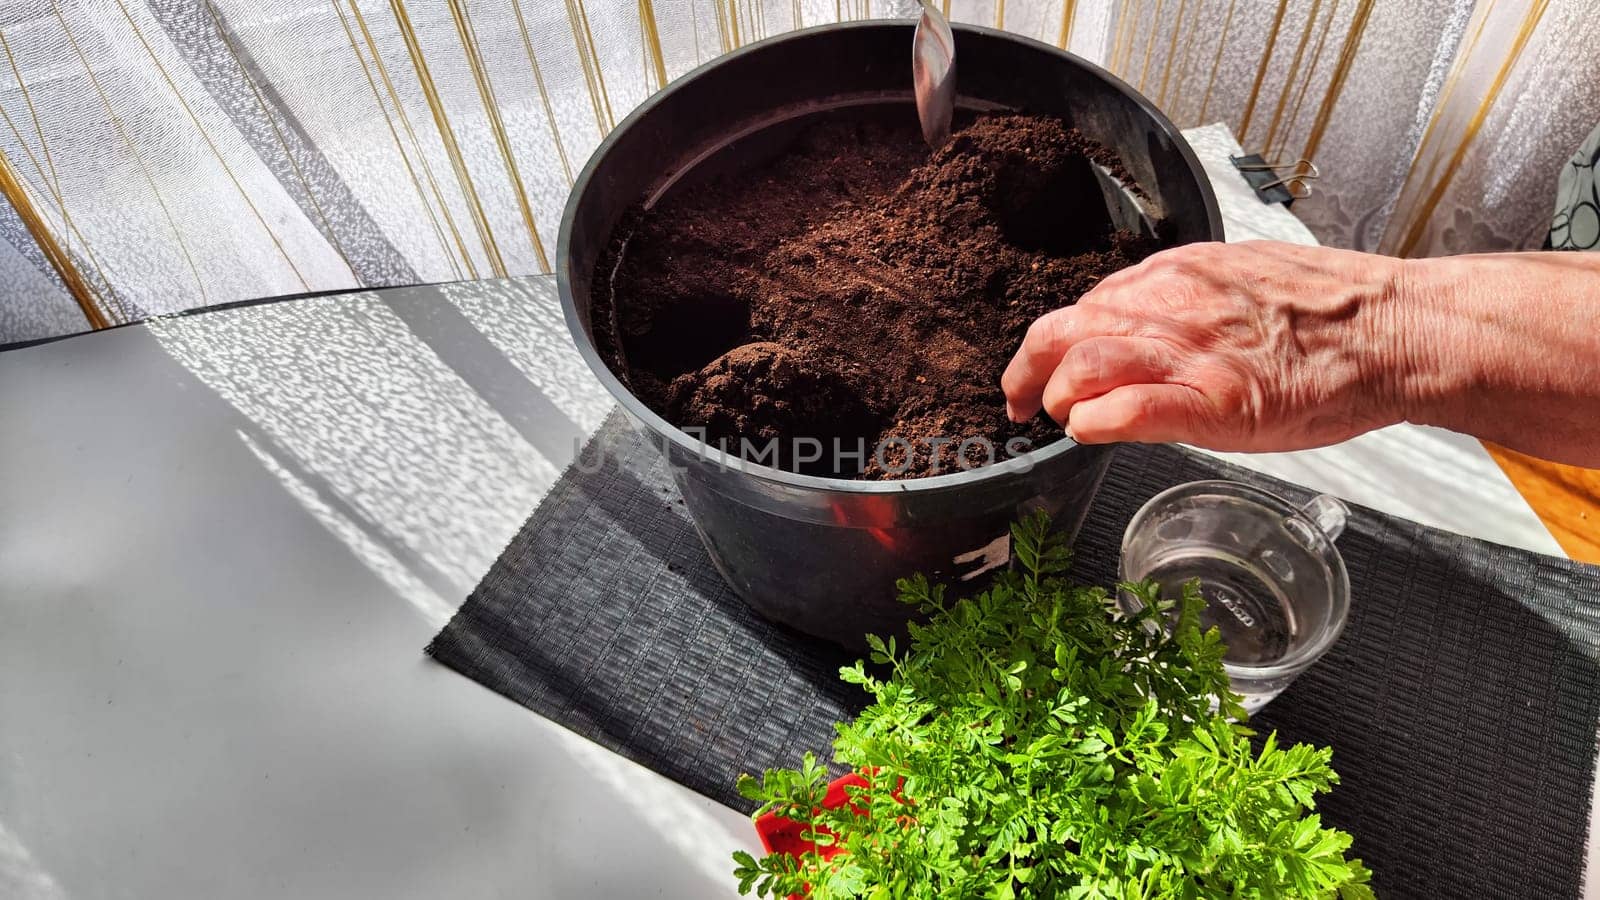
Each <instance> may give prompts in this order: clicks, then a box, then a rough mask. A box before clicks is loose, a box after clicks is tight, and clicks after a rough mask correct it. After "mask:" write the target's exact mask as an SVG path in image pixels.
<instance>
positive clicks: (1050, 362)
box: [1000, 306, 1113, 422]
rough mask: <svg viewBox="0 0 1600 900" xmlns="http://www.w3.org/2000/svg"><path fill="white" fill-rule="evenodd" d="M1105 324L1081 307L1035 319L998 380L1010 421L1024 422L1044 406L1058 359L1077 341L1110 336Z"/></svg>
mask: <svg viewBox="0 0 1600 900" xmlns="http://www.w3.org/2000/svg"><path fill="white" fill-rule="evenodd" d="M1108 324H1109V323H1108V322H1107V320H1106V317H1105V314H1104V313H1101V312H1098V311H1096V310H1095V309H1093V308H1090V307H1084V306H1067V307H1063V308H1061V309H1058V310H1054V311H1052V312H1048V313H1045V314H1044V315H1042V316H1040V317H1039V318H1037V319H1035V320H1034V321H1033V324H1032V325H1029V326H1028V333H1027V335H1026V336H1024V337H1023V339H1022V346H1021V347H1019V348H1017V352H1016V354H1015V355H1014V356H1012V357H1011V362H1010V363H1009V364H1007V366H1006V370H1005V373H1004V374H1002V375H1001V376H1000V389H1001V390H1003V391H1005V394H1006V415H1007V416H1009V417H1010V419H1011V421H1013V422H1026V421H1028V420H1029V419H1031V418H1033V417H1034V416H1035V415H1038V413H1039V410H1040V409H1042V408H1043V406H1044V389H1045V385H1047V384H1049V383H1050V376H1051V375H1052V374H1053V373H1054V372H1055V370H1056V367H1057V366H1059V365H1060V364H1061V357H1062V356H1064V355H1065V354H1066V352H1067V350H1068V349H1069V348H1070V347H1071V346H1072V345H1073V344H1075V343H1077V342H1078V341H1081V340H1084V339H1086V338H1090V337H1096V336H1098V335H1101V334H1111V333H1113V331H1112V330H1109V329H1108V328H1107V325H1108Z"/></svg>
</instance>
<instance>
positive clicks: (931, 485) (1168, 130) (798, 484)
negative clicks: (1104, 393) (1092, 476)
mask: <svg viewBox="0 0 1600 900" xmlns="http://www.w3.org/2000/svg"><path fill="white" fill-rule="evenodd" d="M914 26H915V23H914V22H912V21H911V20H908V19H873V20H864V21H856V22H831V23H828V24H825V25H814V26H811V27H809V28H801V29H796V30H794V31H788V32H785V33H783V34H779V35H774V36H772V37H768V38H763V39H761V40H759V41H755V42H754V43H750V44H746V45H745V46H743V47H740V48H739V49H737V50H733V51H731V52H729V53H724V54H722V55H720V56H718V57H716V58H715V59H712V60H709V61H707V62H705V63H703V64H701V65H699V66H697V67H696V68H694V69H693V70H691V71H689V72H687V73H685V74H684V75H682V76H680V77H679V78H678V79H677V80H676V81H673V82H672V83H670V84H668V85H667V86H666V87H664V88H662V89H661V90H659V91H656V92H655V93H654V94H651V95H650V96H649V97H647V98H645V100H644V102H642V103H640V104H639V105H638V106H636V107H635V108H634V110H633V111H632V112H631V113H629V114H628V115H627V116H626V117H625V118H624V119H623V120H622V121H621V122H618V123H617V125H616V127H615V128H613V129H612V130H611V132H610V133H609V134H607V135H606V136H605V138H604V139H602V140H601V141H600V143H599V145H598V146H596V147H595V149H594V152H593V153H591V154H590V155H589V160H588V162H586V163H585V164H584V166H583V170H582V171H581V172H579V173H578V177H577V178H576V179H575V180H574V181H573V183H572V190H571V193H569V194H568V195H567V203H566V206H565V207H564V208H563V210H562V213H561V229H560V232H559V234H558V236H557V238H556V289H557V293H559V294H560V297H561V313H562V318H563V319H565V321H566V323H567V330H568V331H569V332H570V333H571V335H572V339H573V343H574V344H576V345H577V348H578V354H579V355H580V356H582V357H583V360H584V362H585V363H587V364H588V366H589V368H590V370H591V371H593V372H594V374H595V377H596V378H597V379H598V380H599V381H600V383H601V384H602V385H603V386H604V387H605V389H606V391H607V392H609V393H610V394H611V395H612V397H614V398H615V399H616V400H617V402H618V403H620V404H621V405H622V408H623V410H624V411H625V412H627V414H628V415H629V416H630V417H632V418H634V419H636V420H639V421H642V422H643V423H644V424H645V425H647V426H649V428H650V430H651V431H653V432H655V433H656V434H658V435H660V436H662V437H663V438H664V439H665V440H668V441H671V442H672V443H673V444H676V445H677V446H678V448H679V449H680V450H683V451H684V452H686V453H688V454H690V455H691V456H693V457H694V458H695V459H697V460H699V461H700V462H702V463H706V464H709V465H716V466H721V467H723V468H725V469H729V470H732V471H735V472H739V473H741V474H744V475H749V476H752V477H755V478H758V479H760V480H762V481H766V482H769V483H774V484H777V485H781V486H783V487H787V488H793V489H798V490H804V491H831V492H838V493H847V494H899V493H913V492H919V493H927V492H933V491H940V490H947V489H955V488H961V487H965V486H968V485H970V484H975V483H978V482H981V481H987V480H991V479H996V478H1003V477H1005V476H1007V475H1011V474H1013V473H1016V474H1025V473H1027V472H1029V471H1031V470H1032V469H1033V468H1034V467H1035V466H1039V465H1042V464H1045V463H1048V462H1051V461H1053V460H1055V459H1056V458H1057V457H1059V456H1062V455H1063V454H1066V453H1069V452H1071V451H1072V450H1074V449H1076V448H1077V447H1078V446H1079V444H1078V443H1077V442H1076V441H1074V440H1073V439H1072V438H1070V437H1065V436H1063V437H1061V438H1060V439H1059V440H1056V441H1055V442H1053V443H1051V444H1049V445H1046V446H1044V447H1041V448H1039V449H1037V450H1030V451H1028V452H1027V453H1023V454H1020V455H1018V456H1014V457H1012V458H1010V459H1007V460H1005V461H1004V462H997V463H992V464H990V465H986V466H980V467H977V468H973V469H963V470H961V471H957V472H950V473H948V474H944V475H930V476H927V477H923V478H901V479H895V480H892V481H859V480H855V479H849V478H829V477H823V476H819V475H801V474H799V473H796V472H789V471H785V470H783V469H777V468H773V467H772V466H766V465H762V464H760V463H753V462H749V461H748V460H745V459H742V458H739V457H737V456H734V455H731V454H728V453H725V452H723V451H722V450H721V449H719V448H717V447H715V446H712V445H711V444H707V443H706V442H704V441H702V440H699V439H698V438H695V437H692V436H690V435H689V434H688V433H686V432H684V431H683V430H682V429H680V428H678V427H677V426H676V425H673V424H672V423H670V422H668V421H667V420H666V419H663V418H662V417H661V416H660V415H658V414H656V412H655V411H654V410H652V409H650V408H649V407H648V406H646V405H645V404H644V403H643V402H642V401H640V400H639V398H638V397H636V396H634V394H633V392H632V391H630V390H628V388H627V386H626V385H624V384H623V383H622V381H621V379H619V378H618V377H617V376H616V374H615V373H613V372H612V371H611V368H610V367H609V366H607V365H606V363H605V361H604V360H602V359H601V358H600V354H599V351H598V350H597V349H596V348H595V346H594V342H593V341H592V340H589V339H588V337H587V335H586V334H585V332H584V329H583V323H582V322H581V321H579V318H578V310H577V305H576V303H575V302H574V301H573V295H572V278H571V274H570V272H569V269H570V268H571V265H570V263H571V252H570V244H571V235H572V224H573V220H574V219H575V218H576V216H577V212H578V202H579V200H580V199H581V198H582V197H583V195H584V193H585V192H586V189H587V188H588V186H589V182H590V180H591V179H592V178H593V177H594V172H595V169H596V168H597V167H598V166H599V163H600V160H601V159H603V158H604V157H605V155H606V154H607V153H608V152H609V151H610V150H611V148H612V147H613V146H614V145H615V144H616V142H617V141H618V140H619V139H620V137H621V135H622V134H624V133H625V132H626V131H627V130H628V129H629V128H630V127H632V126H633V125H634V123H636V122H637V121H638V120H639V119H641V118H643V117H644V116H646V115H648V114H649V113H650V111H651V110H653V109H654V108H655V107H656V106H657V105H658V104H660V103H661V102H662V101H663V100H665V99H666V98H667V97H668V96H670V95H672V94H674V93H676V92H677V91H679V90H682V89H684V88H685V87H687V86H688V85H690V84H692V83H693V82H695V81H696V80H698V79H699V78H701V77H703V76H705V74H706V73H707V72H709V71H710V70H712V69H713V68H715V67H717V66H719V65H723V64H725V63H727V62H729V61H731V60H735V59H739V58H742V57H744V56H747V55H751V54H754V53H756V52H759V51H760V50H762V49H763V48H766V47H769V46H771V45H774V44H777V43H780V42H782V41H790V40H799V39H801V38H806V37H811V36H814V35H817V34H823V33H828V32H834V31H845V30H849V29H868V28H899V29H905V30H906V31H907V32H909V31H910V30H911V29H912V28H913V27H914ZM951 28H952V29H953V30H955V31H957V32H970V33H974V34H980V35H983V36H984V37H989V38H995V39H999V40H1005V41H1011V42H1013V43H1016V44H1019V45H1022V46H1025V47H1030V48H1032V49H1038V50H1044V51H1047V52H1049V53H1051V54H1054V55H1057V56H1060V57H1062V58H1063V59H1064V60H1065V61H1067V62H1069V63H1071V64H1072V65H1075V66H1079V67H1081V68H1084V69H1087V70H1088V71H1089V72H1090V73H1092V74H1095V75H1098V76H1100V77H1101V78H1103V79H1104V80H1105V81H1106V82H1107V83H1108V84H1110V85H1111V86H1112V87H1113V88H1115V89H1116V90H1117V91H1120V92H1121V93H1122V94H1123V95H1124V96H1126V97H1128V98H1129V99H1130V100H1132V101H1133V102H1134V103H1135V104H1136V105H1137V106H1138V107H1139V108H1140V109H1141V110H1143V111H1144V112H1145V113H1146V114H1147V115H1149V116H1150V118H1151V119H1152V120H1153V121H1154V122H1155V123H1156V125H1157V126H1158V127H1159V128H1160V129H1161V131H1162V132H1164V133H1165V134H1166V135H1167V136H1168V137H1169V138H1171V139H1172V141H1173V144H1174V145H1175V146H1176V148H1177V150H1178V154H1179V156H1180V157H1182V159H1183V161H1184V162H1185V163H1186V164H1188V167H1189V170H1190V173H1191V174H1193V175H1194V176H1195V179H1196V180H1197V181H1198V182H1199V187H1200V196H1201V199H1202V201H1203V202H1204V206H1205V212H1206V219H1207V222H1208V224H1209V225H1210V229H1209V230H1210V232H1211V234H1212V238H1213V239H1214V240H1222V213H1221V210H1220V208H1219V207H1218V206H1217V197H1216V193H1215V192H1214V191H1212V189H1211V182H1210V180H1209V179H1208V178H1207V176H1206V174H1205V168H1204V167H1203V166H1202V165H1201V164H1200V160H1199V158H1198V157H1196V156H1195V154H1194V148H1192V147H1190V146H1189V142H1188V141H1187V140H1185V139H1184V138H1183V135H1182V134H1180V133H1179V129H1178V127H1177V126H1176V125H1174V124H1173V123H1172V120H1170V119H1168V118H1167V117H1166V115H1164V114H1163V113H1162V112H1161V110H1159V109H1157V108H1156V106H1155V104H1154V103H1152V102H1151V101H1150V99H1149V98H1147V97H1145V96H1144V95H1143V94H1141V93H1139V92H1138V91H1137V90H1134V88H1133V87H1132V86H1130V85H1129V84H1128V83H1127V82H1125V81H1123V80H1122V79H1120V78H1118V77H1117V76H1116V75H1114V74H1112V73H1111V72H1109V71H1107V70H1106V69H1103V68H1101V67H1100V66H1098V65H1095V64H1094V63H1092V62H1090V61H1089V60H1087V59H1084V58H1083V57H1081V56H1077V55H1076V54H1073V53H1070V52H1068V51H1066V50H1062V49H1061V48H1059V47H1056V46H1053V45H1051V44H1046V43H1044V42H1042V41H1037V40H1034V39H1033V38H1030V37H1025V36H1023V35H1019V34H1014V33H1012V32H1009V31H1002V30H1000V29H997V28H989V27H986V26H982V25H968V24H957V23H951ZM907 46H908V48H909V41H908V42H907ZM908 55H909V54H908ZM957 96H960V94H959V87H958V93H957ZM580 335H582V336H583V337H582V338H580ZM1085 446H1088V445H1085ZM662 449H663V451H665V450H666V449H667V447H666V445H665V444H663V445H662Z"/></svg>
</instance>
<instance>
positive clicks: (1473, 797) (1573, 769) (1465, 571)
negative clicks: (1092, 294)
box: [1077, 445, 1600, 898]
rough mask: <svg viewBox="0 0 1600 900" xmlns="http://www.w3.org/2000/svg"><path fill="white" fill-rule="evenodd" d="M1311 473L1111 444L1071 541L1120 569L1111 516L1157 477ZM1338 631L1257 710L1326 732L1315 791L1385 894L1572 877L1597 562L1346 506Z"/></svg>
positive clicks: (1472, 891)
mask: <svg viewBox="0 0 1600 900" xmlns="http://www.w3.org/2000/svg"><path fill="white" fill-rule="evenodd" d="M1206 478H1226V479H1233V480H1239V481H1247V482H1250V483H1254V484H1257V485H1260V486H1262V487H1264V488H1267V489H1268V490H1272V491H1274V492H1276V493H1279V494H1281V495H1282V496H1284V497H1286V498H1288V499H1290V500H1292V501H1295V502H1303V501H1305V500H1308V499H1309V498H1310V496H1311V492H1310V491H1307V490H1305V489H1303V488H1299V487H1296V486H1294V485H1289V484H1286V483H1283V482H1280V481H1277V480H1276V479H1270V478H1267V477H1265V476H1261V475H1258V474H1255V473H1252V472H1247V471H1245V470H1243V469H1240V468H1238V467H1237V466H1233V465H1231V464H1229V463H1226V462H1223V461H1220V460H1216V459H1213V458H1210V457H1204V456H1201V455H1199V454H1194V453H1187V452H1183V451H1180V450H1177V449H1174V448H1171V447H1147V446H1134V445H1129V446H1125V447H1123V448H1120V449H1119V450H1118V453H1117V458H1116V461H1115V462H1114V463H1113V464H1112V468H1111V471H1110V473H1109V474H1108V475H1107V478H1106V481H1105V484H1104V486H1103V488H1102V490H1101V493H1100V495H1099V497H1098V499H1097V500H1096V505H1095V509H1094V511H1093V512H1092V513H1091V514H1090V518H1089V521H1088V522H1086V523H1085V527H1084V531H1083V533H1082V534H1081V535H1080V537H1079V540H1078V547H1077V549H1078V557H1079V561H1080V566H1079V570H1080V577H1083V578H1085V579H1086V580H1088V581H1090V582H1093V583H1109V582H1108V579H1111V578H1114V577H1115V571H1116V568H1115V567H1116V555H1117V552H1118V547H1119V545H1120V538H1121V532H1122V528H1123V527H1124V524H1125V523H1126V522H1127V520H1128V518H1129V517H1131V516H1132V515H1133V513H1134V511H1135V510H1137V509H1138V508H1139V506H1140V505H1141V504H1143V503H1144V501H1145V500H1147V499H1149V497H1150V496H1152V495H1153V494H1155V493H1156V492H1157V491H1159V490H1160V489H1161V488H1162V486H1164V485H1171V484H1178V483H1182V482H1186V481H1194V480H1199V479H1206ZM1338 546H1339V550H1340V552H1341V554H1342V555H1343V556H1344V559H1345V562H1346V566H1347V568H1348V570H1349V574H1350V584H1351V592H1352V597H1353V601H1352V604H1351V616H1350V620H1349V623H1348V624H1347V626H1346V629H1345V632H1344V634H1343V635H1342V636H1341V637H1340V639H1339V642H1338V643H1337V644H1336V645H1335V646H1334V648H1333V649H1332V650H1331V651H1330V652H1329V654H1328V655H1327V656H1326V657H1325V658H1324V659H1323V660H1322V661H1320V662H1319V663H1318V664H1317V665H1316V666H1314V667H1312V668H1311V669H1310V670H1309V671H1308V672H1306V674H1304V675H1302V676H1301V677H1300V678H1299V679H1298V680H1297V681H1296V682H1295V683H1294V684H1293V685H1292V686H1291V687H1290V689H1289V690H1288V691H1286V692H1285V693H1284V694H1283V695H1282V696H1281V697H1279V698H1278V699H1277V700H1275V701H1274V702H1273V703H1272V705H1271V706H1269V707H1267V709H1266V710H1264V711H1263V712H1262V713H1261V714H1260V715H1259V716H1258V717H1257V719H1256V721H1255V722H1254V723H1253V724H1254V725H1255V727H1256V728H1258V729H1259V730H1261V731H1263V732H1265V731H1269V730H1272V729H1276V730H1278V731H1279V733H1280V738H1281V739H1285V740H1288V741H1292V742H1306V743H1313V744H1318V745H1325V746H1331V747H1333V749H1334V756H1333V763H1334V768H1335V769H1336V770H1337V771H1338V772H1339V774H1340V776H1341V778H1342V783H1341V784H1340V785H1339V786H1338V787H1337V788H1335V789H1334V791H1333V792H1332V793H1330V794H1328V795H1326V796H1324V797H1323V798H1322V799H1321V802H1320V803H1319V809H1320V810H1321V811H1322V812H1323V813H1324V815H1325V817H1326V818H1327V820H1328V821H1329V822H1330V823H1332V824H1336V825H1338V826H1340V827H1343V828H1345V829H1348V830H1349V831H1350V832H1351V833H1352V834H1354V835H1355V840H1356V843H1355V852H1356V853H1357V855H1359V856H1361V857H1362V858H1363V859H1364V860H1365V861H1366V862H1367V863H1368V865H1369V866H1370V867H1371V868H1372V870H1373V872H1374V878H1375V884H1376V886H1377V889H1378V894H1379V896H1382V897H1396V896H1400V897H1405V896H1415V897H1443V896H1472V897H1496V898H1512V897H1539V898H1544V897H1558V896H1570V897H1575V896H1578V894H1579V892H1580V890H1581V883H1582V877H1583V871H1584V866H1585V858H1586V838H1585V835H1586V833H1587V830H1588V822H1589V810H1590V794H1591V789H1592V782H1593V776H1594V766H1595V755H1596V725H1597V722H1600V568H1596V567H1593V566H1585V565H1582V564H1580V563H1574V562H1571V561H1569V560H1563V559H1556V558H1553V557H1547V556H1542V555H1540V554H1536V553H1532V552H1529V551H1525V550H1519V549H1515V548H1511V547H1504V546H1500V545H1496V544H1490V543H1487V542H1484V541H1478V540H1474V539H1471V538H1466V537H1462V536H1460V535H1456V534H1451V533H1448V532H1444V531H1440V530H1437V529H1433V528H1429V527H1427V526H1424V525H1419V524H1417V523H1415V522H1410V521H1406V520H1403V519H1398V518H1394V517H1391V516H1386V515H1383V514H1380V513H1377V512H1375V511H1373V510H1371V509H1367V508H1365V507H1360V506H1352V510H1351V515H1350V519H1349V522H1348V524H1347V526H1346V529H1345V532H1344V534H1343V535H1342V536H1341V537H1340V538H1339V541H1338Z"/></svg>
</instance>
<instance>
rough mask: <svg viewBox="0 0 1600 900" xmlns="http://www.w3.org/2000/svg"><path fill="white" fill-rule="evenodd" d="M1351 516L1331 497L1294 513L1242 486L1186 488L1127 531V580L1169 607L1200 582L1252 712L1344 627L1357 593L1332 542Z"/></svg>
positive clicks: (1161, 498)
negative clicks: (1147, 583)
mask: <svg viewBox="0 0 1600 900" xmlns="http://www.w3.org/2000/svg"><path fill="white" fill-rule="evenodd" d="M1345 515H1346V509H1345V507H1344V505H1343V504H1342V503H1340V502H1339V501H1338V500H1336V499H1334V498H1332V497H1327V496H1323V497H1318V498H1316V499H1315V500H1312V501H1311V502H1310V503H1309V504H1306V505H1305V506H1304V507H1295V506H1294V505H1292V504H1290V503H1289V502H1288V501H1286V500H1284V499H1282V498H1280V497H1277V496H1276V495H1273V494H1271V493H1268V492H1267V491H1263V490H1260V489H1259V488H1255V487H1251V486H1249V485H1245V484H1239V483H1235V482H1227V481H1200V482H1193V483H1191V484H1186V485H1180V486H1178V487H1176V488H1172V489H1171V490H1168V491H1166V492H1164V493H1162V494H1160V495H1158V496H1156V497H1155V498H1153V499H1152V500H1151V501H1150V502H1149V503H1147V504H1145V506H1144V507H1143V508H1142V509H1140V510H1139V512H1138V513H1136V514H1135V515H1134V517H1133V520H1132V521H1131V522H1130V523H1129V524H1128V529H1127V532H1126V533H1125V534H1124V536H1123V542H1122V577H1123V579H1124V580H1127V581H1142V580H1145V579H1150V580H1153V581H1155V582H1156V583H1157V584H1159V585H1160V586H1161V595H1162V596H1163V597H1164V598H1168V599H1176V598H1177V597H1178V596H1180V595H1181V593H1182V590H1183V585H1184V584H1185V583H1186V582H1188V581H1189V580H1190V579H1198V581H1199V583H1200V593H1201V595H1202V596H1203V597H1204V598H1205V600H1206V608H1205V610H1204V612H1202V614H1201V621H1202V624H1203V626H1204V627H1206V628H1210V627H1211V626H1216V628H1217V629H1218V631H1219V632H1220V633H1221V636H1222V641H1223V643H1224V645H1226V647H1227V653H1226V656H1225V657H1224V667H1225V668H1226V669H1227V672H1228V678H1229V681H1230V683H1231V684H1232V686H1233V690H1234V691H1235V692H1237V693H1238V694H1240V695H1241V696H1242V697H1243V698H1244V699H1243V705H1244V707H1245V710H1246V711H1247V712H1254V711H1256V710H1257V709H1260V708H1261V707H1262V706H1264V705H1265V704H1266V703H1267V701H1269V700H1271V699H1272V698H1273V697H1276V696H1277V695H1278V694H1279V693H1281V692H1282V691H1283V689H1284V688H1286V687H1288V685H1289V683H1290V682H1291V681H1293V680H1294V678H1295V676H1297V675H1299V674H1300V673H1301V672H1303V671H1305V669H1306V668H1308V667H1309V666H1310V665H1311V664H1312V663H1313V662H1315V661H1316V660H1317V659H1318V658H1320V657H1321V656H1322V654H1323V653H1325V652H1326V651H1327V649H1328V647H1330V646H1332V644H1333V642H1334V640H1335V639H1336V638H1337V637H1338V635H1339V631H1340V630H1341V629H1342V628H1343V627H1344V621H1345V618H1346V616H1347V614H1348V611H1349V602H1350V589H1349V583H1348V581H1347V578H1346V575H1345V570H1344V562H1343V560H1342V559H1341V558H1340V557H1339V552H1338V550H1336V549H1335V548H1334V546H1333V539H1334V538H1335V537H1337V536H1338V533H1339V532H1340V531H1341V530H1342V529H1343V527H1344V519H1345ZM1123 600H1124V603H1132V602H1134V601H1133V600H1132V598H1131V597H1127V596H1125V597H1124V598H1123Z"/></svg>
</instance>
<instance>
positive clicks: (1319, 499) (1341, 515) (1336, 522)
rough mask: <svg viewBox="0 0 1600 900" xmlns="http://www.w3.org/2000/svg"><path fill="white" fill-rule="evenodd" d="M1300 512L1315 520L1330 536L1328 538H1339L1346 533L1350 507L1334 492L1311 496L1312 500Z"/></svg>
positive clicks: (1324, 532) (1331, 539)
mask: <svg viewBox="0 0 1600 900" xmlns="http://www.w3.org/2000/svg"><path fill="white" fill-rule="evenodd" d="M1300 513H1301V514H1302V515H1304V516H1305V517H1306V518H1308V519H1310V520H1311V521H1312V522H1315V523H1316V525H1317V528H1319V529H1321V530H1322V533H1323V534H1325V535H1327V536H1328V540H1330V541H1333V540H1338V538H1339V535H1341V534H1343V533H1344V523H1345V520H1346V519H1348V518H1349V517H1350V507H1348V506H1345V505H1344V502H1343V501H1341V500H1340V499H1339V498H1338V497H1335V496H1333V495H1332V494H1318V495H1317V496H1315V497H1313V498H1311V502H1310V503H1307V504H1306V505H1305V506H1302V507H1300Z"/></svg>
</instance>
